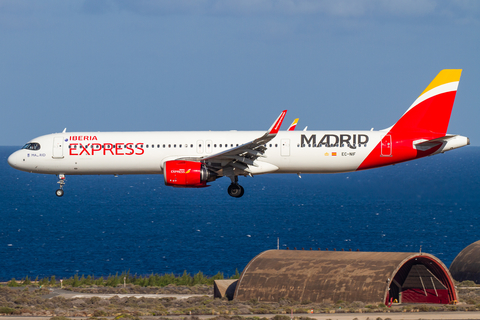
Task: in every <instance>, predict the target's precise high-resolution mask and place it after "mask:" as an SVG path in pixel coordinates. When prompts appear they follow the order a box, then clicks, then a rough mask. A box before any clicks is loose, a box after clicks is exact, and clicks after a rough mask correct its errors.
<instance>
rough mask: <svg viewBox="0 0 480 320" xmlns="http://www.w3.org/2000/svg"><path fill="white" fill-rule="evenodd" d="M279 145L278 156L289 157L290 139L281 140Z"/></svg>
mask: <svg viewBox="0 0 480 320" xmlns="http://www.w3.org/2000/svg"><path fill="white" fill-rule="evenodd" d="M280 144H281V146H280V155H281V156H282V157H288V156H290V139H282V141H281V143H280Z"/></svg>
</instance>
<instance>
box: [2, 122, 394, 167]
mask: <svg viewBox="0 0 480 320" xmlns="http://www.w3.org/2000/svg"><path fill="white" fill-rule="evenodd" d="M386 133H387V132H385V131H283V132H279V133H278V134H277V136H276V137H275V138H274V139H272V140H271V141H269V142H268V143H267V144H266V147H267V150H266V151H265V154H264V157H261V158H259V159H257V160H256V161H255V166H251V171H252V174H262V173H274V172H275V173H299V172H302V173H333V172H348V171H354V170H356V169H357V168H358V167H359V165H360V164H361V163H362V161H363V160H365V158H366V157H367V156H368V154H369V153H370V152H371V151H372V149H373V148H374V147H375V146H377V145H378V143H379V142H380V141H381V140H382V138H383V137H384V136H385V135H386ZM262 134H263V132H261V131H206V132H205V131H203V132H192V131H187V132H87V133H85V132H81V133H79V132H69V133H55V134H49V135H45V136H41V137H38V138H36V139H33V140H31V141H30V142H32V143H38V144H39V145H40V148H39V150H29V149H21V150H18V151H16V152H15V153H13V154H12V155H11V156H10V158H9V163H10V164H11V165H12V166H13V167H14V168H16V169H19V170H23V171H28V172H35V173H47V174H65V175H82V174H119V175H121V174H162V173H163V164H164V163H165V161H168V160H173V159H179V158H197V157H198V158H202V157H205V156H209V155H212V154H217V153H219V152H222V151H225V150H228V149H231V148H233V147H236V146H238V145H242V144H243V143H246V142H248V141H251V140H253V139H255V138H257V137H259V136H261V135H262Z"/></svg>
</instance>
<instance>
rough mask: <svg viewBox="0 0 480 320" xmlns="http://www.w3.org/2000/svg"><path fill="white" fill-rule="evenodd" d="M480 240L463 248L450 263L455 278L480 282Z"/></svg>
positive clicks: (460, 280)
mask: <svg viewBox="0 0 480 320" xmlns="http://www.w3.org/2000/svg"><path fill="white" fill-rule="evenodd" d="M479 257H480V240H479V241H477V242H474V243H472V244H471V245H469V246H468V247H466V248H465V249H463V250H462V251H461V252H460V253H459V254H458V255H457V256H456V257H455V259H454V260H453V262H452V264H451V265H450V273H451V274H452V277H453V279H455V280H457V281H459V282H462V281H465V280H471V281H473V282H475V283H476V284H480V258H479Z"/></svg>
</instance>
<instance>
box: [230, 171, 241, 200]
mask: <svg viewBox="0 0 480 320" xmlns="http://www.w3.org/2000/svg"><path fill="white" fill-rule="evenodd" d="M244 192H245V190H244V189H243V187H242V186H241V185H239V184H238V176H235V177H234V178H233V179H232V183H231V184H230V185H229V186H228V194H229V195H230V196H231V197H234V198H240V197H241V196H243V194H244Z"/></svg>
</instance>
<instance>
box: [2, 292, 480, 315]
mask: <svg viewBox="0 0 480 320" xmlns="http://www.w3.org/2000/svg"><path fill="white" fill-rule="evenodd" d="M50 288H51V287H49V286H43V287H42V288H39V287H38V286H37V285H29V286H23V287H9V286H0V314H3V315H22V316H50V317H79V316H80V317H94V318H104V317H121V318H126V320H128V319H129V318H138V317H140V316H142V317H148V316H162V317H165V318H168V317H171V316H173V315H188V316H190V315H192V317H191V318H192V319H193V320H195V315H212V318H214V317H216V318H217V320H221V319H232V320H236V319H238V320H240V319H245V317H246V318H250V319H252V320H261V319H260V318H258V317H252V316H249V315H252V314H277V315H279V316H278V317H277V319H276V320H287V318H288V319H289V318H290V317H289V316H287V315H290V313H291V312H292V311H293V313H296V314H305V313H308V312H309V311H310V310H312V309H313V311H314V313H333V312H335V313H355V312H385V311H387V310H388V311H389V312H405V311H456V310H458V311H477V310H480V290H478V289H461V290H459V294H460V302H461V304H459V305H402V306H393V307H392V308H390V309H389V308H387V307H386V306H385V305H384V304H379V305H371V304H370V305H366V304H365V303H363V302H353V303H345V302H342V301H338V302H337V303H335V304H328V303H323V304H322V303H312V302H310V301H290V300H281V301H279V302H274V303H265V302H258V301H256V300H251V301H247V302H238V301H228V300H226V299H213V298H212V297H211V295H212V293H213V286H211V285H195V286H178V285H168V286H165V287H141V286H138V285H132V284H130V285H127V286H126V287H125V288H124V287H123V285H119V286H117V287H101V286H95V285H93V286H89V287H75V288H72V287H71V286H70V287H67V288H65V289H70V290H72V289H74V291H75V292H82V293H93V294H97V293H98V294H102V293H110V294H111V293H114V294H124V293H144V294H152V293H166V294H208V295H210V296H201V297H191V298H189V299H175V298H133V297H129V298H120V297H118V296H115V297H113V298H110V299H102V298H99V297H92V298H82V299H79V298H76V299H67V298H64V297H60V296H58V297H53V298H49V297H48V295H49V294H50V293H51V291H50ZM238 315H243V318H240V317H238ZM281 315H284V316H283V317H282V316H281ZM283 318H284V319H283ZM374 318H377V317H374ZM63 319H65V318H63ZM303 319H304V320H305V318H303ZM55 320H62V319H61V318H58V319H55Z"/></svg>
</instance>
